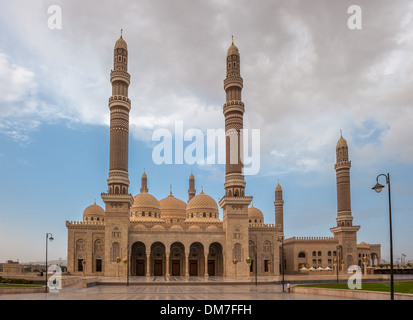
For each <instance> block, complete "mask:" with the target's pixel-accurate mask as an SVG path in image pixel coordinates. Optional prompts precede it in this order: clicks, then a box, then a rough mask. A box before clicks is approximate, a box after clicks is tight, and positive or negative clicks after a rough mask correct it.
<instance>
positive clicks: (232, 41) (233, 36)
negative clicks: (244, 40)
mask: <svg viewBox="0 0 413 320" xmlns="http://www.w3.org/2000/svg"><path fill="white" fill-rule="evenodd" d="M232 45H234V36H232Z"/></svg>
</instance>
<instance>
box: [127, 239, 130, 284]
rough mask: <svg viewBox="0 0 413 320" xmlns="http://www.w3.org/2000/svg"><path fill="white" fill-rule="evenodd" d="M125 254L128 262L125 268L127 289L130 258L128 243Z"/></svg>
mask: <svg viewBox="0 0 413 320" xmlns="http://www.w3.org/2000/svg"><path fill="white" fill-rule="evenodd" d="M127 252H128V261H127V266H126V269H127V271H126V272H127V273H126V286H127V287H129V258H130V253H129V243H128V246H127Z"/></svg>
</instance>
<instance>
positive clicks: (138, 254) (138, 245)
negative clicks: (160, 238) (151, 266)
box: [130, 242, 148, 276]
mask: <svg viewBox="0 0 413 320" xmlns="http://www.w3.org/2000/svg"><path fill="white" fill-rule="evenodd" d="M146 260H147V259H146V246H145V244H144V243H143V242H135V243H134V244H133V245H132V249H131V259H130V263H131V265H130V273H131V275H134V276H145V274H146V264H147V263H148V262H147V261H146Z"/></svg>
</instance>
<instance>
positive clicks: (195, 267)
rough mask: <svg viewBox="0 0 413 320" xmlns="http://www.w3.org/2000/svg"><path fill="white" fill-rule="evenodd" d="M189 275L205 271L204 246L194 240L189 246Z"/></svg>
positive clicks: (196, 274)
mask: <svg viewBox="0 0 413 320" xmlns="http://www.w3.org/2000/svg"><path fill="white" fill-rule="evenodd" d="M188 267H189V275H190V276H198V275H203V274H204V273H205V270H204V269H205V256H204V246H203V245H202V244H201V243H199V242H194V243H193V244H191V247H190V248H189V266H188Z"/></svg>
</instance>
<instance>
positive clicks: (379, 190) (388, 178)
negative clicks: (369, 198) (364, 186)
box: [372, 173, 394, 300]
mask: <svg viewBox="0 0 413 320" xmlns="http://www.w3.org/2000/svg"><path fill="white" fill-rule="evenodd" d="M381 176H383V177H385V178H386V184H387V186H388V190H389V226H390V291H391V294H390V297H391V300H394V276H393V234H392V222H391V221H392V219H391V193H390V174H389V173H387V175H386V174H383V173H382V174H379V175H378V176H377V178H376V182H377V183H376V185H375V186H374V187H373V188H372V189H373V190H374V191H376V192H377V193H380V192H381V190H382V189H383V188H384V186H383V185H381V184H380V183H379V177H381Z"/></svg>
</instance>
